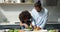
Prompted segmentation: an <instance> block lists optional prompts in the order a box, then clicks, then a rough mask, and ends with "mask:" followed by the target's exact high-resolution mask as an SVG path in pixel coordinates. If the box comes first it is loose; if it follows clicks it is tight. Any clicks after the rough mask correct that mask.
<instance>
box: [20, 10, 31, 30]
mask: <svg viewBox="0 0 60 32" xmlns="http://www.w3.org/2000/svg"><path fill="white" fill-rule="evenodd" d="M19 19H20V26H21V29H24V27H25V28H28V26H30V25H31V21H30V19H31V15H30V13H29V12H28V11H27V10H25V11H23V12H22V13H20V14H19Z"/></svg>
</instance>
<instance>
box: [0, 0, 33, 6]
mask: <svg viewBox="0 0 60 32" xmlns="http://www.w3.org/2000/svg"><path fill="white" fill-rule="evenodd" d="M24 1H25V2H24V3H22V2H21V0H1V1H0V4H1V5H2V4H3V5H17V4H18V5H20V4H26V5H29V4H31V5H32V4H33V3H34V2H33V0H31V1H30V0H24Z"/></svg>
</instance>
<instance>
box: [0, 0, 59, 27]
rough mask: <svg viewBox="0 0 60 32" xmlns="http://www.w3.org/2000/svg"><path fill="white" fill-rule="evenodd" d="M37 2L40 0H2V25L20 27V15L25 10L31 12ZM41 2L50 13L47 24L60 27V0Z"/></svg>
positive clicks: (0, 20)
mask: <svg viewBox="0 0 60 32" xmlns="http://www.w3.org/2000/svg"><path fill="white" fill-rule="evenodd" d="M36 1H38V0H23V1H22V0H10V1H9V0H0V25H19V22H20V21H19V18H18V16H19V13H21V11H24V10H28V11H31V10H32V9H33V8H34V5H33V4H34V3H35V2H36ZM40 1H41V3H42V7H45V8H47V9H48V11H49V16H48V21H47V24H53V26H55V24H56V25H57V24H59V25H60V0H40ZM59 25H58V26H59ZM2 27H3V26H2ZM56 27H57V26H55V28H56Z"/></svg>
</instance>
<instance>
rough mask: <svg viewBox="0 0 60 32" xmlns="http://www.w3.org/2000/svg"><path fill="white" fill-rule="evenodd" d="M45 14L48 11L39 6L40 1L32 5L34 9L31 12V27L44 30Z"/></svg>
mask: <svg viewBox="0 0 60 32" xmlns="http://www.w3.org/2000/svg"><path fill="white" fill-rule="evenodd" d="M47 14H48V10H47V9H46V8H43V7H42V6H41V3H40V1H38V2H36V3H35V4H34V8H33V9H32V11H31V15H32V18H33V21H32V25H33V26H34V28H39V29H43V28H44V26H45V24H46V21H47V16H48V15H47Z"/></svg>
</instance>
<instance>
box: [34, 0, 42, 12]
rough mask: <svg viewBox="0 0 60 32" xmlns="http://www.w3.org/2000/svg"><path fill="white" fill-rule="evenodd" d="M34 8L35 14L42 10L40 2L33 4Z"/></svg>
mask: <svg viewBox="0 0 60 32" xmlns="http://www.w3.org/2000/svg"><path fill="white" fill-rule="evenodd" d="M34 7H35V9H36V10H37V12H40V11H41V9H42V7H41V2H40V1H38V2H36V3H35V4H34Z"/></svg>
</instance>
